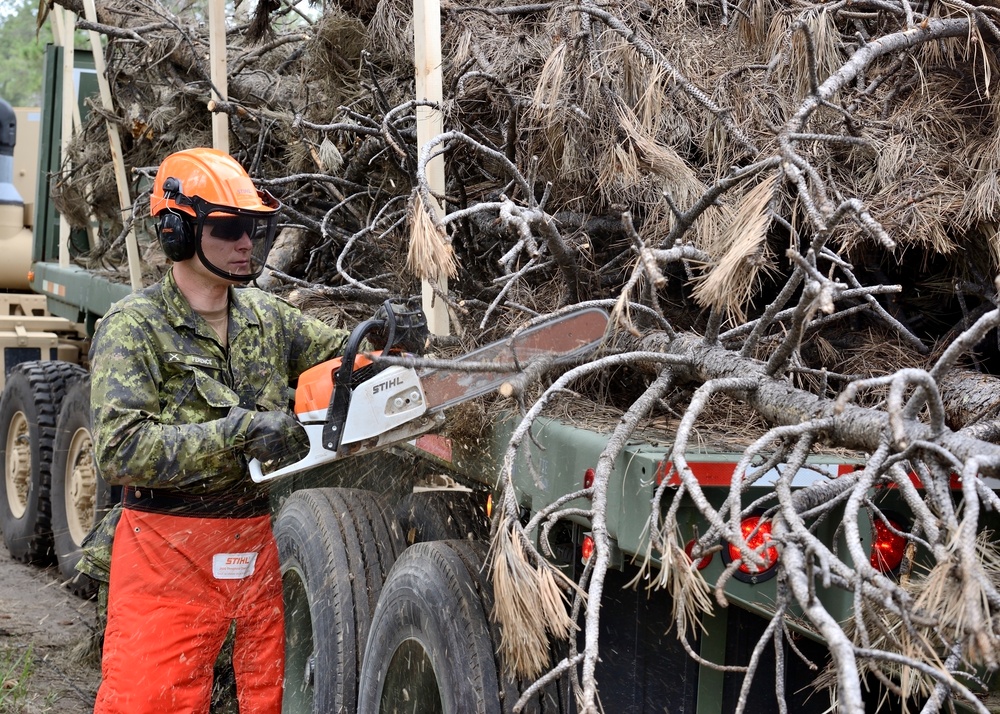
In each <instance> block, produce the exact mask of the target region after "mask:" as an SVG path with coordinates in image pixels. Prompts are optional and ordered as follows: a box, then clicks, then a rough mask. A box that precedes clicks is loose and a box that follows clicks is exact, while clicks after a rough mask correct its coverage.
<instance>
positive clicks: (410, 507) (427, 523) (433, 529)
mask: <svg viewBox="0 0 1000 714" xmlns="http://www.w3.org/2000/svg"><path fill="white" fill-rule="evenodd" d="M479 497H480V495H479V494H477V493H475V492H469V491H459V490H445V491H419V492H416V493H408V494H407V495H406V496H404V497H403V498H402V499H401V500H400V501H399V503H398V504H397V506H396V508H395V512H396V518H398V519H399V526H400V528H401V529H402V531H403V537H404V538H405V539H406V542H407V544H408V545H413V544H414V543H424V542H426V541H433V540H488V539H489V535H490V520H489V518H487V517H486V511H485V510H484V509H483V507H482V506H481V505H480V503H479V502H478V499H479Z"/></svg>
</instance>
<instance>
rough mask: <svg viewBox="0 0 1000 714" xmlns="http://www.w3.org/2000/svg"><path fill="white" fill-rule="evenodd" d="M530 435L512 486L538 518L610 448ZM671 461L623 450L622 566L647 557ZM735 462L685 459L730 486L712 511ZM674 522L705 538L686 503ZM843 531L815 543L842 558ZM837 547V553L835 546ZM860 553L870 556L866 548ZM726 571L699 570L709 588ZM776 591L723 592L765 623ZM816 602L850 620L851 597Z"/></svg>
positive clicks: (582, 436)
mask: <svg viewBox="0 0 1000 714" xmlns="http://www.w3.org/2000/svg"><path fill="white" fill-rule="evenodd" d="M498 432H499V433H498V437H499V439H500V440H501V441H500V443H504V442H505V440H506V438H507V436H508V433H509V432H506V430H498ZM533 435H534V441H533V443H532V444H531V445H530V446H529V447H528V451H529V453H530V458H526V457H522V458H520V459H519V460H518V461H517V462H516V465H515V469H514V482H515V486H516V490H517V494H518V499H519V503H520V504H521V505H522V506H523V507H525V508H528V509H529V510H530V511H531V512H532V513H537V512H538V511H540V510H542V509H544V508H545V507H547V506H548V505H549V504H551V503H553V502H554V501H556V500H557V499H559V498H561V497H562V496H564V495H566V494H569V493H572V492H573V491H577V490H580V489H581V488H583V479H584V474H585V472H586V471H587V469H588V468H596V467H597V463H598V459H599V458H600V456H601V453H602V451H603V450H604V448H605V447H606V446H607V442H608V439H609V434H600V433H597V432H594V431H590V430H587V429H582V428H578V427H574V426H571V425H568V424H565V423H563V422H561V421H558V420H539V422H538V425H537V427H536V428H535V429H534V431H533ZM539 444H541V445H543V447H544V448H542V447H540V446H539ZM669 456H670V445H669V444H668V443H663V444H653V443H647V442H637V443H633V444H630V445H628V446H626V448H625V449H624V450H623V451H622V453H621V454H620V455H619V456H618V458H617V459H616V460H615V462H614V464H613V466H612V471H611V476H610V479H611V481H610V483H609V485H608V490H607V497H608V507H607V525H608V535H609V536H610V537H611V538H612V540H613V541H614V542H615V543H616V545H617V548H618V549H620V551H621V553H622V557H623V560H624V561H625V562H629V561H631V560H632V559H633V556H635V557H636V558H637V559H638V560H641V559H642V558H644V557H645V556H646V553H647V534H646V526H647V522H648V520H649V516H650V513H651V510H652V499H653V496H654V494H655V491H656V488H657V484H658V479H662V478H663V477H665V476H666V475H667V473H668V467H667V466H666V464H668V463H669ZM739 459H740V454H738V453H734V452H730V453H713V452H704V453H696V454H688V460H689V461H690V462H691V463H692V464H695V465H697V464H708V465H713V464H717V465H719V468H718V469H716V470H717V471H719V472H720V473H721V474H723V476H724V477H725V483H726V484H727V485H725V486H722V485H717V486H711V485H708V486H704V487H703V491H704V493H705V495H706V497H707V498H708V500H709V502H711V503H712V504H713V505H714V506H716V507H718V506H720V505H721V504H722V502H723V500H724V499H725V498H726V496H728V492H729V488H728V476H727V475H725V471H726V466H727V465H728V464H733V465H735V463H736V462H737V461H739ZM850 463H852V462H850V461H847V460H845V459H841V458H835V457H830V458H826V459H824V458H822V457H818V458H814V459H811V460H810V462H809V464H808V466H810V467H812V468H814V469H824V468H825V469H826V470H828V471H830V470H832V472H833V473H836V471H837V467H838V466H839V465H841V464H850ZM696 473H697V469H696ZM494 478H495V475H494ZM770 490H771V486H770V485H761V486H756V487H752V488H751V489H750V491H751V493H750V494H748V495H747V497H746V502H750V501H753V500H755V498H756V497H755V496H754V495H753V492H754V491H757V492H759V494H760V495H763V494H764V493H765V492H768V491H770ZM675 491H676V489H675V488H668V490H667V493H666V495H665V500H666V501H667V502H669V500H670V499H671V498H672V497H673V493H674V492H675ZM566 507H567V508H574V507H577V508H581V509H586V508H588V507H589V503H588V502H586V501H585V500H584V499H578V500H576V501H573V502H571V503H569V504H566ZM665 507H666V506H664V508H665ZM572 520H573V521H574V522H576V523H579V524H580V525H581V526H582V527H583V528H584V529H586V528H588V527H589V525H590V524H589V522H588V521H587V520H586V519H585V518H583V517H581V516H574V517H572ZM678 520H679V522H680V527H681V537H683V538H685V539H689V538H690V539H693V538H695V537H697V535H698V534H699V533H704V532H705V530H706V528H707V524H706V522H705V520H704V519H703V517H702V516H701V514H700V513H699V511H698V510H697V508H695V507H694V504H693V503H692V502H690V501H688V502H687V503H686V504H685V505H683V506H682V507H681V509H680V512H679V514H678ZM840 525H841V524H840V520H839V519H836V518H831V519H827V521H826V522H824V523H822V524H820V525H819V526H818V529H817V535H818V536H819V537H820V539H821V540H823V541H824V542H826V543H829V544H831V547H835V548H839V552H841V553H845V552H846V543H845V542H844V540H843V533H842V528H840ZM859 526H860V530H861V534H862V537H863V538H867V536H868V533H869V531H870V527H869V526H868V524H865V523H862V524H859ZM834 543H836V544H837V545H836V546H834V545H833V544H834ZM863 545H864V544H863ZM864 549H865V551H866V552H867V547H866V546H865V548H864ZM724 568H725V563H724V562H723V560H722V558H721V557H720V556H719V555H718V554H717V555H715V556H714V557H713V558H712V561H711V564H710V565H709V566H708V567H707V568H706V569H705V570H704V575H705V578H706V579H707V580H708V581H709V582H715V580H716V579H717V578H718V576H719V575H721V573H722V571H723V570H724ZM775 586H776V582H775V580H774V579H773V578H772V579H763V578H762V579H761V580H760V581H759V582H741V581H739V580H737V579H735V578H731V579H730V580H729V581H728V584H727V585H726V596H727V599H728V600H729V601H730V603H732V604H735V605H738V606H740V607H742V608H744V609H747V610H750V611H752V612H755V613H757V614H759V615H761V616H763V617H768V616H770V614H771V612H772V609H771V603H773V602H774V601H775V594H776V593H775ZM817 595H818V597H820V599H822V600H823V601H824V603H825V604H826V606H827V607H828V608H829V609H830V612H831V613H833V614H834V616H835V617H838V618H839V617H848V616H849V615H850V613H851V598H850V595H849V594H848V593H846V592H844V591H843V590H841V589H839V588H829V589H821V591H820V592H818V593H817ZM802 632H803V633H804V634H806V635H809V636H812V637H815V634H814V633H812V632H811V631H809V630H808V629H803V630H802Z"/></svg>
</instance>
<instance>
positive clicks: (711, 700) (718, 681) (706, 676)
mask: <svg viewBox="0 0 1000 714" xmlns="http://www.w3.org/2000/svg"><path fill="white" fill-rule="evenodd" d="M728 624H729V610H728V609H727V608H724V607H716V608H715V612H714V614H713V616H712V617H706V618H703V620H702V625H704V627H705V631H704V632H702V633H701V639H700V640H699V642H700V648H699V649H700V651H699V652H698V654H699V655H701V657H702V658H703V659H705V660H707V661H709V662H713V663H715V664H718V665H724V664H725V663H726V631H727V627H728ZM725 677H726V674H725V672H722V671H720V670H718V669H714V668H712V667H707V666H705V665H700V666H699V667H698V701H697V710H696V711H697V714H719V712H721V711H722V692H723V683H724V681H725Z"/></svg>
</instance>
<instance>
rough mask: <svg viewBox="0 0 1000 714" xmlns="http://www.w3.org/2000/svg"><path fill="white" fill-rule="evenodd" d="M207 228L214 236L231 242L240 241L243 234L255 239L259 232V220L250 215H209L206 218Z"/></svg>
mask: <svg viewBox="0 0 1000 714" xmlns="http://www.w3.org/2000/svg"><path fill="white" fill-rule="evenodd" d="M205 229H206V230H207V231H208V234H209V235H210V236H212V237H213V238H218V239H219V240H224V241H229V242H235V241H238V240H239V239H240V238H242V237H243V236H249V237H250V238H251V239H253V238H255V237H256V234H257V233H258V231H257V221H256V220H254V219H253V218H250V217H249V216H233V217H226V218H213V217H212V216H209V217H208V218H206V219H205Z"/></svg>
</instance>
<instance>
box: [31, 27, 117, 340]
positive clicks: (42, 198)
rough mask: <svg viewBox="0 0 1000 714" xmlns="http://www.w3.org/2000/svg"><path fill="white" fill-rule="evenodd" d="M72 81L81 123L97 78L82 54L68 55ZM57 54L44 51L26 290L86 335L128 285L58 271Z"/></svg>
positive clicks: (73, 239) (75, 270) (78, 237)
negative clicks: (54, 194) (28, 286)
mask: <svg viewBox="0 0 1000 714" xmlns="http://www.w3.org/2000/svg"><path fill="white" fill-rule="evenodd" d="M73 64H74V71H73V77H72V81H73V83H74V87H75V90H76V97H77V101H78V103H79V105H80V115H81V117H83V118H84V119H86V117H87V115H88V114H89V107H88V105H87V103H86V100H87V99H88V98H90V97H96V96H98V91H99V89H98V84H97V73H96V70H95V69H94V58H93V55H92V54H91V53H90V52H89V51H87V50H75V51H74V53H73ZM63 74H64V73H63V49H62V48H61V47H56V46H54V45H48V46H47V47H46V48H45V64H44V75H45V79H44V84H43V90H42V92H43V98H42V106H44V107H46V111H44V112H42V123H41V129H40V135H39V147H38V176H39V180H38V187H37V194H36V197H35V225H34V229H33V239H32V271H33V278H32V280H31V289H32V290H34V291H35V292H37V293H39V294H42V295H45V296H46V298H47V303H48V309H49V312H51V313H52V314H53V315H56V316H58V317H64V318H66V319H68V320H71V321H73V322H76V323H80V324H83V325H84V326H85V329H86V330H87V333H88V334H91V333H92V332H93V328H94V323H95V322H96V320H97V319H98V318H99V317H100V316H101V315H103V314H104V313H105V312H107V310H108V308H109V307H110V306H111V304H112V303H113V302H114V301H116V300H119V299H121V298H122V297H124V296H125V295H127V294H128V293H129V292H131V288H130V287H129V286H128V285H124V284H119V283H112V282H110V281H109V280H108V279H107V278H105V277H103V276H99V275H95V274H94V273H91V272H88V271H87V270H85V269H83V268H81V267H79V266H76V265H68V266H61V265H59V262H58V261H59V213H58V211H56V207H55V204H54V202H53V200H52V197H51V188H52V186H51V184H52V181H53V180H54V179H52V178H50V177H53V176H55V175H57V174H58V172H59V170H60V167H61V158H60V147H61V142H62V110H63V96H62V82H63ZM86 242H87V236H86V232H85V231H83V230H79V229H77V230H74V231H72V232H71V235H70V246H71V252H72V249H73V246H81V245H83V246H85V245H86Z"/></svg>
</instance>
